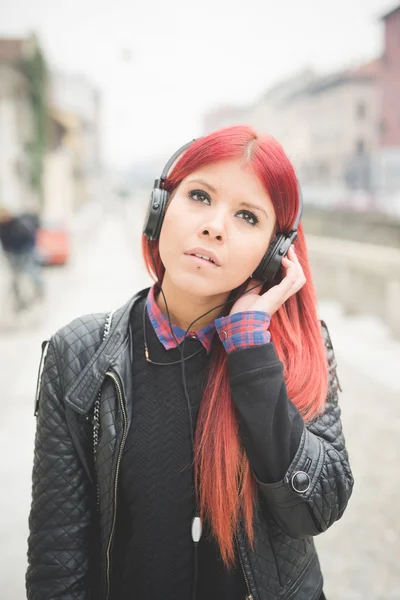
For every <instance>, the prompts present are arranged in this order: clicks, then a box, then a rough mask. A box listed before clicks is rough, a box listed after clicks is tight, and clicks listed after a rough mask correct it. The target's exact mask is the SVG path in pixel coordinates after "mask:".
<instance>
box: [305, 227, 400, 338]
mask: <svg viewBox="0 0 400 600" xmlns="http://www.w3.org/2000/svg"><path fill="white" fill-rule="evenodd" d="M307 246H308V251H309V256H310V262H311V267H312V271H313V275H314V281H315V284H316V288H317V294H318V298H319V299H320V300H322V299H333V300H336V301H338V302H339V303H340V304H341V305H342V307H343V309H344V311H345V313H347V314H372V315H375V316H378V317H380V318H381V319H382V320H383V322H384V323H385V324H386V325H387V326H388V327H389V328H390V330H391V331H392V333H393V336H394V337H397V338H400V248H387V247H384V246H378V245H373V244H363V243H360V242H354V241H349V240H343V239H337V238H336V239H335V238H326V237H317V236H307Z"/></svg>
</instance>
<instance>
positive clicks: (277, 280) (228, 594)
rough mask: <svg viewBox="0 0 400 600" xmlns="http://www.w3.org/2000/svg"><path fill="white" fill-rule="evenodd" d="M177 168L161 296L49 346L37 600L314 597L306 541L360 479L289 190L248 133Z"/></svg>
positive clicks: (163, 189) (87, 320)
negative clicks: (346, 436)
mask: <svg viewBox="0 0 400 600" xmlns="http://www.w3.org/2000/svg"><path fill="white" fill-rule="evenodd" d="M177 155H178V156H177ZM177 155H174V156H173V157H172V159H171V160H170V161H169V163H168V164H167V166H166V169H165V170H164V172H163V175H162V177H161V178H160V179H159V180H156V182H155V186H154V190H153V194H152V200H151V202H150V207H149V214H148V216H147V218H146V223H145V228H144V236H143V250H144V259H145V262H146V266H147V268H148V270H149V273H150V274H151V275H152V276H153V278H154V280H155V284H154V286H153V287H152V288H151V289H150V290H144V291H142V292H140V293H138V294H137V295H136V296H134V298H133V299H131V300H129V302H128V303H127V304H126V305H125V306H124V307H122V308H121V309H119V310H117V311H116V312H114V313H110V314H109V315H107V316H105V315H89V316H85V317H81V318H79V319H76V320H75V321H73V322H72V323H71V324H70V325H68V326H67V327H65V328H63V329H62V330H60V331H58V332H57V333H56V334H55V335H54V336H53V337H52V339H51V340H50V342H49V344H45V345H44V352H43V354H44V357H43V360H42V367H41V374H40V377H39V385H38V393H37V402H36V411H35V412H36V414H37V416H38V423H37V435H36V445H35V461H34V470H33V501H32V508H31V515H30V537H29V552H28V557H29V567H28V572H27V590H28V598H29V599H32V600H33V599H37V600H39V598H40V600H43V599H44V598H46V599H50V598H51V599H53V598H54V599H55V598H57V599H62V600H67V599H68V600H70V599H71V600H72V599H79V600H87V599H89V598H92V599H93V598H95V599H96V600H97V599H100V600H127V599H128V598H129V599H132V598H149V599H150V600H157V599H161V598H162V599H163V600H188V599H189V598H196V600H210V599H211V600H213V599H217V598H218V600H221V599H222V600H228V599H229V600H239V599H240V600H244V598H247V599H254V600H272V599H275V598H280V599H296V600H314V599H315V600H317V599H319V598H324V595H323V591H322V576H321V571H320V567H319V563H318V558H317V555H316V552H315V548H314V543H313V536H314V535H317V534H319V533H321V532H323V531H325V530H326V529H327V528H328V527H329V526H330V525H332V524H333V523H334V522H335V521H336V520H337V519H339V518H340V517H341V515H342V514H343V511H344V510H345V508H346V505H347V502H348V499H349V497H350V495H351V491H352V485H353V479H352V475H351V471H350V467H349V464H348V457H347V452H346V449H345V445H344V438H343V434H342V426H341V422H340V410H339V408H338V397H337V391H338V381H337V376H336V364H335V359H334V355H333V350H332V346H331V343H330V339H329V335H328V332H327V330H326V327H325V326H324V325H323V324H322V327H321V324H320V323H319V322H318V319H317V314H316V300H315V294H314V289H313V286H312V283H311V277H310V269H309V265H308V260H307V254H306V247H305V241H304V234H303V230H302V227H301V225H299V224H298V222H299V220H300V216H301V196H300V194H299V190H298V186H297V181H296V176H295V173H294V170H293V167H292V166H291V164H290V162H289V160H288V158H287V157H286V155H285V154H284V152H283V150H282V148H281V147H280V146H279V144H278V143H277V142H275V141H274V140H272V139H269V138H260V137H258V136H257V135H256V134H255V133H254V132H253V131H252V130H251V129H250V128H248V127H244V126H243V127H233V128H229V129H225V130H220V131H217V132H215V133H213V134H211V135H209V136H207V137H204V138H202V139H200V140H197V141H194V142H193V143H192V144H190V145H187V146H186V147H184V148H183V149H181V150H180V151H178V153H177ZM175 159H177V160H176V163H175V164H174V166H172V163H174V162H175ZM170 167H172V169H170ZM297 236H298V237H297ZM296 237H297V241H296V249H295V248H294V247H293V245H291V244H292V242H293V241H294V239H296ZM275 273H276V276H275Z"/></svg>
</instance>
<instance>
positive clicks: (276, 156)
mask: <svg viewBox="0 0 400 600" xmlns="http://www.w3.org/2000/svg"><path fill="white" fill-rule="evenodd" d="M237 159H239V160H242V161H245V162H246V164H247V165H248V168H249V169H250V170H251V171H252V172H253V173H254V174H255V175H256V176H257V177H258V178H259V180H260V181H261V182H262V184H263V185H264V188H265V190H266V191H267V193H268V194H269V196H270V198H271V200H272V203H273V205H274V209H275V213H276V230H277V231H279V232H288V231H290V229H291V227H292V225H293V223H294V221H295V218H296V215H297V212H298V205H299V198H298V184H297V178H296V174H295V172H294V169H293V166H292V164H291V163H290V161H289V159H288V158H287V156H286V154H285V153H284V151H283V149H282V147H281V146H280V145H279V144H278V142H276V141H275V140H274V139H272V138H270V137H260V136H258V135H257V134H256V133H255V132H254V131H253V130H252V129H251V128H250V127H247V126H236V127H229V128H226V129H221V130H219V131H216V132H214V133H212V134H210V135H208V136H206V137H203V138H200V139H198V140H196V141H195V142H193V144H192V145H191V146H190V147H189V148H188V149H187V150H186V152H185V153H184V154H183V155H182V156H181V157H180V158H179V160H178V161H177V163H176V164H175V166H173V168H172V171H171V173H170V174H169V176H168V178H167V181H166V182H165V188H166V189H167V190H168V191H169V192H173V191H174V189H175V188H176V187H177V186H178V185H179V183H180V182H181V181H182V179H184V178H185V177H187V176H188V175H190V173H192V172H194V171H196V170H197V169H200V168H201V167H204V166H206V165H209V164H212V163H216V162H218V161H223V160H237ZM142 250H143V256H144V260H145V264H146V267H147V270H148V272H149V274H150V275H151V276H152V277H153V278H155V279H157V275H158V277H159V278H160V279H162V277H163V275H164V272H165V269H164V266H163V264H162V261H161V258H160V254H159V249H158V241H149V240H147V239H146V238H145V237H144V236H143V239H142ZM296 253H297V256H298V258H299V260H300V263H301V265H302V267H303V270H304V273H305V276H306V278H307V283H306V284H305V285H304V287H302V288H301V290H300V291H299V292H297V294H295V295H294V296H292V297H291V298H289V300H287V301H286V302H285V304H284V305H283V306H282V307H281V308H280V309H279V310H278V311H277V312H276V313H275V314H274V316H273V318H272V320H271V323H270V328H269V329H270V332H271V338H272V341H273V343H274V345H275V348H276V351H277V354H278V356H279V358H280V360H281V361H282V363H283V365H284V377H285V382H286V386H287V390H288V394H289V397H290V398H291V400H292V401H293V402H294V404H295V405H296V406H297V408H298V409H299V411H300V412H301V413H302V415H303V417H304V419H305V420H306V421H307V420H310V419H312V418H313V417H314V416H316V415H317V414H318V413H319V412H320V411H321V410H322V408H323V406H324V402H325V398H326V394H327V387H328V377H327V365H326V356H325V349H324V346H323V342H322V337H321V331H320V326H319V322H318V318H317V311H316V295H315V291H314V287H313V284H312V279H311V273H310V267H309V262H308V257H307V250H306V244H305V239H304V233H303V228H302V226H301V225H300V227H299V230H298V238H297V240H296ZM151 254H152V255H153V259H154V262H155V265H156V267H157V273H154V266H153V259H152V258H151ZM281 278H282V273H280V274H278V276H277V281H275V282H274V285H275V284H276V283H279V281H280V280H281ZM267 289H268V285H266V286H264V289H263V292H264V291H266V290H267ZM233 292H234V293H237V290H234V291H233ZM228 313H229V309H227V311H226V314H228ZM194 454H195V462H194V467H195V473H196V477H195V481H196V482H197V483H196V485H197V492H198V497H199V499H200V512H201V516H202V518H203V519H204V518H207V519H208V520H209V522H210V524H211V529H212V532H213V535H214V536H215V538H216V540H217V542H218V544H219V548H220V551H221V555H222V558H223V560H224V562H225V564H226V565H227V566H230V565H232V564H233V562H234V535H235V532H236V528H237V525H238V523H239V519H240V517H242V519H243V522H244V525H245V531H246V533H247V536H248V539H249V541H250V544H251V545H252V543H253V539H254V536H253V516H254V510H255V503H256V499H257V487H256V484H255V480H254V477H253V475H252V472H251V469H250V465H249V462H248V459H247V457H246V455H245V453H244V450H243V445H242V443H241V440H240V437H239V430H238V419H237V415H236V412H235V407H234V405H233V402H232V399H231V392H230V384H229V375H228V369H227V359H226V352H225V350H224V348H223V346H222V344H221V343H220V342H219V340H218V339H216V340H215V343H214V348H213V355H212V361H211V367H210V373H209V378H208V382H207V386H206V388H205V392H204V397H203V400H202V403H201V407H200V411H199V416H198V423H197V428H196V438H195V452H194Z"/></svg>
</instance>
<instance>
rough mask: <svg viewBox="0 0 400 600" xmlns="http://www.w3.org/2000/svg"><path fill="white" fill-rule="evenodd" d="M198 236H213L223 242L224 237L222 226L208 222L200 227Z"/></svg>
mask: <svg viewBox="0 0 400 600" xmlns="http://www.w3.org/2000/svg"><path fill="white" fill-rule="evenodd" d="M200 237H209V238H214V239H216V240H218V241H219V242H223V241H224V239H225V234H224V232H223V228H222V227H218V226H215V225H211V224H208V225H206V226H204V227H202V228H201V231H200Z"/></svg>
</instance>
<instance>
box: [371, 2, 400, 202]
mask: <svg viewBox="0 0 400 600" xmlns="http://www.w3.org/2000/svg"><path fill="white" fill-rule="evenodd" d="M382 22H383V26H384V51H383V54H382V57H381V58H380V80H379V89H380V94H381V98H380V122H379V134H380V139H379V151H378V152H377V153H376V157H375V183H376V188H377V190H380V191H382V192H383V193H384V194H387V195H388V197H389V200H388V201H389V202H390V201H391V200H390V199H391V197H393V194H395V195H396V194H397V192H399V191H400V5H399V6H397V8H395V9H393V10H391V11H390V12H388V13H387V14H385V15H383V17H382ZM397 198H398V202H399V208H400V194H397Z"/></svg>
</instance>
